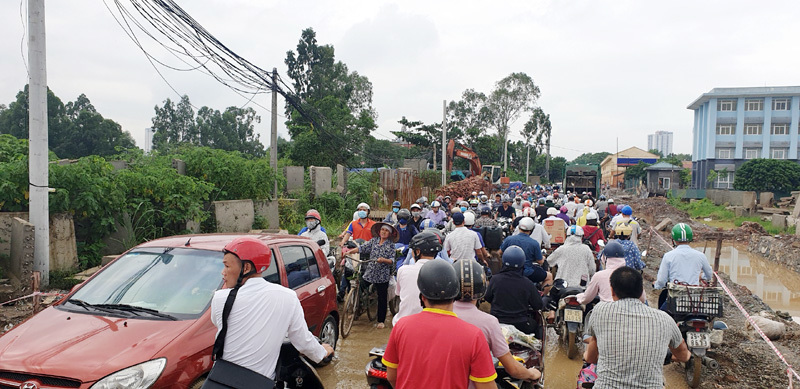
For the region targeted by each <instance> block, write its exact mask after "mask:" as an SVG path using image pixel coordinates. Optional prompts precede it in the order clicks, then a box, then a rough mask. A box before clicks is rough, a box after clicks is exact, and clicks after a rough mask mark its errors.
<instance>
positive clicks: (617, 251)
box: [603, 240, 625, 258]
mask: <svg viewBox="0 0 800 389" xmlns="http://www.w3.org/2000/svg"><path fill="white" fill-rule="evenodd" d="M603 255H605V256H606V258H624V257H625V247H622V243H619V242H617V241H616V240H612V241H610V242H608V244H607V245H606V247H605V248H604V249H603Z"/></svg>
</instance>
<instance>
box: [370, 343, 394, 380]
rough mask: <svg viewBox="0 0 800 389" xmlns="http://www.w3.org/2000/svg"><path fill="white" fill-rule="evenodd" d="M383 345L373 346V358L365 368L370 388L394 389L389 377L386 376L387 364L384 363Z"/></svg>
mask: <svg viewBox="0 0 800 389" xmlns="http://www.w3.org/2000/svg"><path fill="white" fill-rule="evenodd" d="M384 351H385V349H384V348H383V347H373V348H372V350H369V356H370V357H371V358H372V359H371V360H370V361H369V363H367V367H366V369H365V374H366V375H367V385H369V388H370V389H392V385H391V384H390V383H389V379H388V378H387V377H386V366H385V365H384V364H383V361H382V359H383V353H384Z"/></svg>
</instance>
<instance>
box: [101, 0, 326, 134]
mask: <svg viewBox="0 0 800 389" xmlns="http://www.w3.org/2000/svg"><path fill="white" fill-rule="evenodd" d="M127 1H129V2H130V3H131V5H132V6H133V8H134V9H135V11H136V12H138V14H139V16H140V18H139V17H137V16H135V15H134V13H133V12H132V11H130V10H129V9H128V8H126V7H125V6H124V5H123V4H122V1H121V0H114V5H115V6H116V9H117V11H118V13H119V17H118V16H117V14H115V13H114V12H113V11H112V10H111V7H109V5H108V3H106V8H108V10H109V12H111V14H112V15H113V16H114V18H115V19H116V21H117V23H118V24H119V25H120V27H122V29H123V30H124V31H125V33H126V34H127V35H128V37H130V38H131V40H133V42H134V43H135V44H136V45H137V46H138V47H139V49H141V50H142V52H143V53H144V54H145V55H146V56H147V59H148V61H150V63H151V64H152V65H153V67H154V68H156V71H157V72H158V73H159V75H160V76H161V78H162V79H164V81H165V82H166V83H167V84H168V85H169V86H170V88H172V90H173V91H175V92H176V93H178V92H177V91H176V90H175V88H173V87H172V85H171V84H169V82H168V81H167V80H166V78H164V76H163V75H162V74H161V72H160V71H158V68H157V67H156V66H155V64H156V63H157V64H159V65H161V66H163V67H165V68H168V69H172V70H175V71H201V72H202V73H204V74H206V75H209V76H211V77H213V78H214V79H216V80H217V81H218V82H219V83H221V84H223V85H225V86H227V87H228V88H230V89H231V90H233V91H234V92H236V93H238V94H239V95H241V96H243V97H244V96H245V95H251V97H250V100H248V103H250V102H252V100H253V98H254V97H255V96H256V95H258V94H261V93H266V92H270V91H272V90H275V91H276V92H277V93H278V94H280V95H281V96H283V98H284V99H285V100H286V102H287V103H288V104H289V105H291V107H292V108H294V109H295V110H296V111H297V112H298V113H300V115H302V116H303V117H304V118H305V119H306V120H308V121H309V122H310V123H311V125H312V128H313V127H314V126H316V127H318V128H319V127H320V126H318V125H317V122H318V121H317V120H316V119H315V118H313V117H312V116H311V115H310V114H309V112H307V111H306V110H305V109H304V108H303V106H302V105H301V104H300V99H299V97H297V96H296V95H294V94H293V93H292V92H291V88H290V87H289V86H288V85H286V83H285V82H283V80H281V79H280V77H278V76H277V75H276V77H275V80H276V81H278V82H277V83H276V82H274V81H273V74H272V72H270V71H267V70H264V69H262V68H260V67H258V66H256V65H254V64H253V63H251V62H250V61H248V60H246V59H245V58H243V57H241V56H240V55H238V54H236V53H235V52H234V51H233V50H231V49H229V48H228V47H227V46H225V45H224V44H223V43H222V42H220V41H219V40H218V39H217V38H215V37H214V36H213V35H211V33H210V32H208V30H206V29H205V28H204V27H203V26H202V25H200V23H198V22H197V21H196V20H195V19H194V18H192V17H191V16H190V15H189V14H188V13H186V11H184V10H183V9H182V8H181V7H180V6H178V5H177V4H176V3H175V1H173V0H127ZM103 2H104V3H105V2H106V0H103ZM140 19H143V20H140ZM148 25H149V26H148ZM135 30H140V31H141V32H143V33H144V34H145V35H147V36H148V37H149V38H150V39H152V40H153V41H155V42H156V43H158V44H159V45H161V46H162V47H163V48H164V49H166V50H167V52H169V53H170V54H172V55H173V56H174V57H176V58H177V59H178V60H180V61H181V62H183V63H184V64H185V65H186V66H187V67H185V68H178V67H175V66H172V65H168V64H167V63H165V62H164V61H161V60H159V59H157V58H155V57H154V56H153V55H152V54H150V53H149V52H148V51H147V50H145V48H144V47H143V45H142V42H141V41H140V40H139V37H138V36H137V32H136V31H135ZM157 35H159V36H163V37H165V38H167V39H168V40H169V42H167V43H165V42H163V41H162V40H160V39H159V37H158V36H157ZM279 84H280V85H279ZM281 85H283V86H284V87H286V89H284V88H282V87H281ZM178 94H179V95H180V93H178ZM253 104H255V105H258V106H259V107H261V108H264V109H265V110H268V109H267V108H266V107H264V106H261V105H259V104H256V103H253Z"/></svg>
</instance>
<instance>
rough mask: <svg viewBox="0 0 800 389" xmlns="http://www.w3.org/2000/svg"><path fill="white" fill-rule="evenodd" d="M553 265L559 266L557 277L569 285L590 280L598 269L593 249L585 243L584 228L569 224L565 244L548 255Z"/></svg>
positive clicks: (548, 260)
mask: <svg viewBox="0 0 800 389" xmlns="http://www.w3.org/2000/svg"><path fill="white" fill-rule="evenodd" d="M547 263H548V264H550V266H551V267H553V266H558V271H557V272H556V276H555V279H562V280H564V281H566V283H567V286H578V285H581V281H584V284H583V285H581V286H585V283H586V282H589V279H590V278H591V276H593V275H594V273H595V270H596V269H597V267H596V265H595V262H594V256H593V255H592V250H591V249H589V246H587V245H585V244H583V228H581V227H579V226H569V228H567V238H566V239H565V240H564V244H563V245H561V246H560V247H559V248H557V249H556V250H555V251H553V253H552V254H550V256H548V257H547Z"/></svg>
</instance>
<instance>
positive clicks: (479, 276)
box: [453, 259, 486, 301]
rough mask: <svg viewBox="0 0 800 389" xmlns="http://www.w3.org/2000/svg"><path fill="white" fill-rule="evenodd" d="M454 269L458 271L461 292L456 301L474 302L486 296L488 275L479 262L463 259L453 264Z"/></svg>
mask: <svg viewBox="0 0 800 389" xmlns="http://www.w3.org/2000/svg"><path fill="white" fill-rule="evenodd" d="M453 269H455V270H456V275H458V280H459V281H460V283H459V285H460V291H459V293H458V296H456V300H459V301H473V300H478V299H480V298H481V297H483V295H484V294H486V274H485V273H484V272H483V267H482V266H481V265H479V264H478V262H475V260H474V259H462V260H459V261H456V262H455V263H453Z"/></svg>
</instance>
